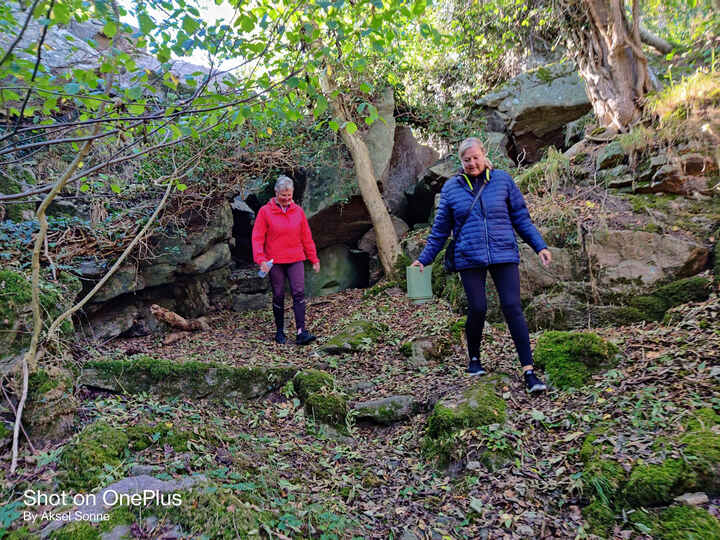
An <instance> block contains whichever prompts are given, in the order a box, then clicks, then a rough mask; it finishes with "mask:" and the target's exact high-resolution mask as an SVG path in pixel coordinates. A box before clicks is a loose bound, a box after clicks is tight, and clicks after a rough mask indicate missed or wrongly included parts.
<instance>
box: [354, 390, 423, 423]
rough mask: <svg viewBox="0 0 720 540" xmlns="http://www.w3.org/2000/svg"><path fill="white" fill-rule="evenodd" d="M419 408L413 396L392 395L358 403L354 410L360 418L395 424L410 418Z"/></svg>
mask: <svg viewBox="0 0 720 540" xmlns="http://www.w3.org/2000/svg"><path fill="white" fill-rule="evenodd" d="M417 408H418V407H417V405H416V404H415V402H414V400H413V397H412V396H390V397H386V398H381V399H373V400H371V401H364V402H362V403H357V404H356V405H355V408H354V411H355V416H356V417H357V418H358V419H362V420H372V421H374V422H377V423H378V424H393V423H395V422H399V421H401V420H406V419H408V418H410V416H412V415H413V414H414V413H415V412H416V410H417Z"/></svg>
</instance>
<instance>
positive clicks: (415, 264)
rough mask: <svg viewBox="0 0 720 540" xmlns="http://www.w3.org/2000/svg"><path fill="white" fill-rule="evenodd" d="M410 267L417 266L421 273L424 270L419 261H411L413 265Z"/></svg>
mask: <svg viewBox="0 0 720 540" xmlns="http://www.w3.org/2000/svg"><path fill="white" fill-rule="evenodd" d="M410 266H419V267H420V271H421V272H422V271H423V270H424V269H425V266H424V265H423V263H421V262H420V261H417V260H416V261H413V263H412V264H411V265H410Z"/></svg>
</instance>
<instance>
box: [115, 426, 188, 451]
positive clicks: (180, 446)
mask: <svg viewBox="0 0 720 540" xmlns="http://www.w3.org/2000/svg"><path fill="white" fill-rule="evenodd" d="M125 432H126V433H127V436H128V440H129V445H130V449H131V450H135V451H142V450H145V449H146V448H149V447H151V446H153V445H155V444H158V445H165V444H167V445H170V446H172V448H173V450H175V451H176V452H184V451H186V450H187V443H188V441H189V440H190V438H191V437H192V434H191V433H190V432H189V431H184V430H180V429H176V428H173V427H172V426H168V425H167V424H163V423H160V424H156V425H154V426H152V425H150V424H136V425H134V426H130V427H128V428H127V429H126V430H125Z"/></svg>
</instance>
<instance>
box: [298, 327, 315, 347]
mask: <svg viewBox="0 0 720 540" xmlns="http://www.w3.org/2000/svg"><path fill="white" fill-rule="evenodd" d="M316 339H317V337H316V336H314V335H312V334H311V333H310V332H308V331H307V330H303V331H302V332H300V333H299V334H298V335H297V337H296V338H295V343H296V344H298V345H307V344H308V343H312V342H313V341H315V340H316Z"/></svg>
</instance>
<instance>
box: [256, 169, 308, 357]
mask: <svg viewBox="0 0 720 540" xmlns="http://www.w3.org/2000/svg"><path fill="white" fill-rule="evenodd" d="M252 247H253V259H254V260H255V262H256V263H257V264H259V265H260V270H261V271H262V272H264V273H266V274H267V273H268V271H269V272H270V284H271V286H272V294H273V302H272V308H273V315H274V317H275V326H276V327H277V333H276V334H275V341H277V342H278V343H285V342H286V341H287V338H286V337H285V330H284V328H285V317H284V313H285V279H286V278H287V280H288V281H289V282H290V292H291V293H292V297H293V312H294V313H295V326H296V328H297V337H296V338H295V343H297V344H298V345H307V344H308V343H310V342H312V341H314V340H315V339H316V337H315V336H314V335H312V334H311V333H310V332H308V331H307V330H306V329H305V269H304V264H303V261H304V260H305V259H310V262H311V263H312V267H313V270H315V272H319V271H320V259H318V256H317V251H316V249H315V242H313V239H312V234H311V233H310V225H308V221H307V218H306V217H305V212H303V209H302V208H300V207H299V206H298V205H297V204H295V203H294V202H293V181H292V179H290V178H288V177H287V176H280V177H279V178H278V179H277V182H275V197H273V198H272V199H270V202H268V203H267V204H266V205H265V206H263V207H262V208H261V209H260V211H259V212H258V214H257V218H255V225H254V227H253V232H252ZM271 261H272V263H271Z"/></svg>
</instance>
